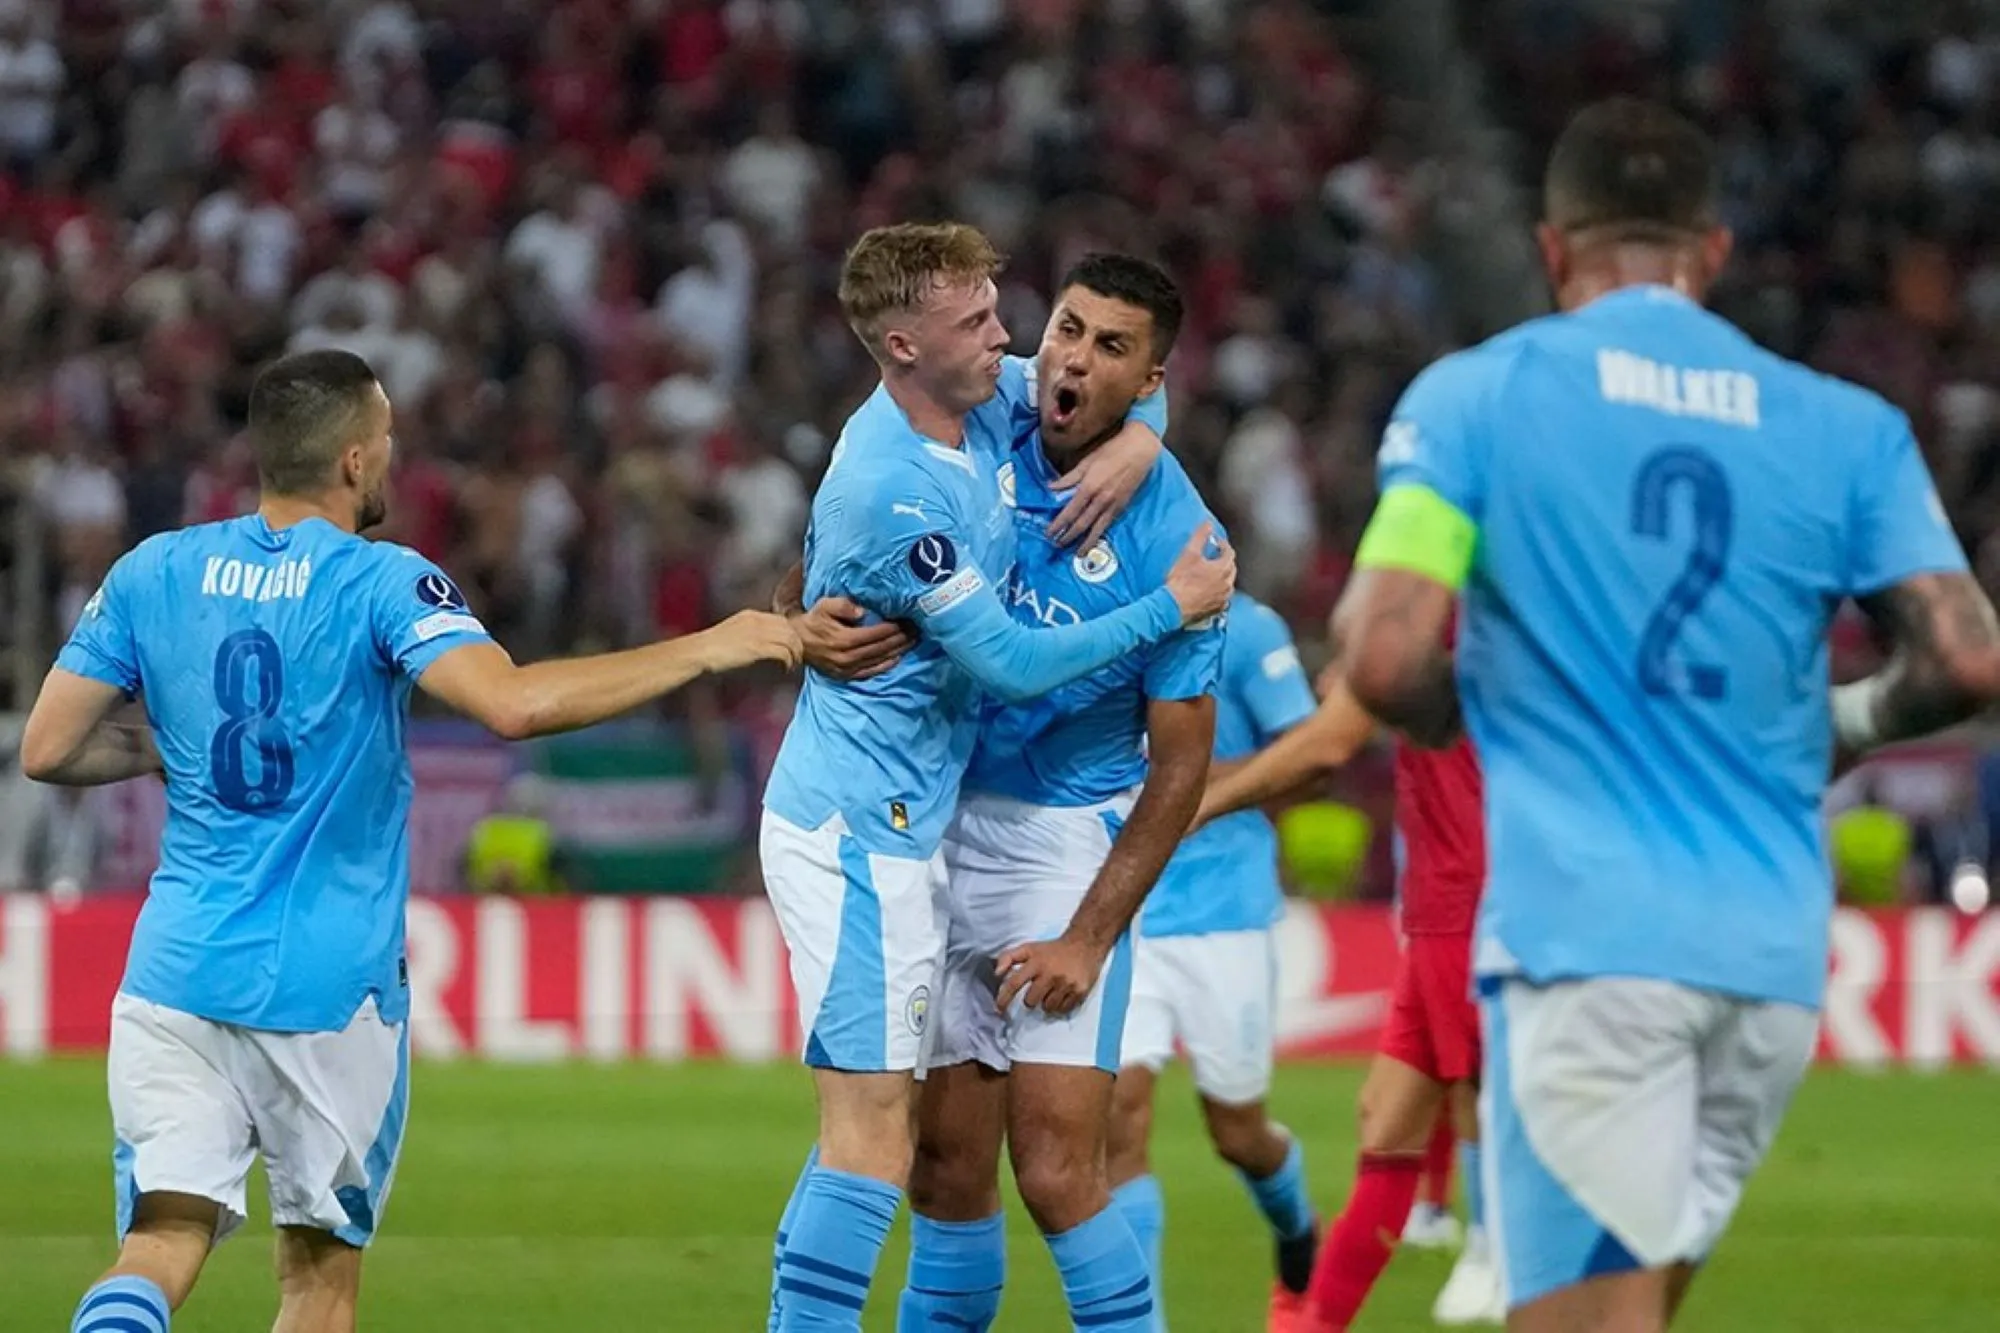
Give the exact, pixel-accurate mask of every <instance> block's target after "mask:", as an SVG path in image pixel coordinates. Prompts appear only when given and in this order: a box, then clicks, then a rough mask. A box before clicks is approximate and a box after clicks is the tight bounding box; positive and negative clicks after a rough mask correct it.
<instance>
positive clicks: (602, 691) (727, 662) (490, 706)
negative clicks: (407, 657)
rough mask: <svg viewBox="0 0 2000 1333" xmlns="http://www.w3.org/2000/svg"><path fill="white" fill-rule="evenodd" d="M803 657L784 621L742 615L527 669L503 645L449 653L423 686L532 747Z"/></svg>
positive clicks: (759, 614) (420, 680) (755, 613)
mask: <svg viewBox="0 0 2000 1333" xmlns="http://www.w3.org/2000/svg"><path fill="white" fill-rule="evenodd" d="M799 653H800V649H799V636H798V633H797V631H795V630H794V629H793V628H792V626H791V625H790V623H789V622H787V621H786V620H785V618H784V617H783V616H777V615H772V614H770V613H769V612H766V611H739V612H737V613H736V614H735V615H733V616H731V617H730V618H729V619H727V620H725V621H723V622H722V623H721V624H720V625H717V626H715V627H713V628H712V629H705V630H702V631H701V632H700V633H698V634H688V635H684V636H682V637H681V638H678V639H670V640H668V641H666V642H665V643H654V644H648V645H646V646H645V647H643V648H632V649H628V650H626V651H625V652H619V653H602V654H599V655H597V656H595V657H571V658H564V659H561V660H558V661H553V662H533V663H530V664H528V665H526V666H519V665H516V664H515V662H514V659H513V658H511V657H509V656H508V655H507V652H506V650H505V649H503V648H501V647H500V646H499V645H498V644H495V643H490V642H485V643H469V644H466V645H464V646H463V647H459V648H454V649H452V650H451V651H449V652H447V653H445V654H443V655H442V656H440V657H439V658H438V659H437V661H435V662H433V663H431V664H430V666H429V667H428V668H426V669H425V670H424V672H423V674H422V675H421V676H419V677H418V678H417V683H418V684H419V685H421V686H422V687H423V689H424V692H425V693H426V694H429V695H431V696H432V697H433V698H436V699H441V700H443V701H444V702H445V703H447V704H449V705H451V706H452V707H453V708H455V709H457V710H458V711H459V712H461V713H464V714H465V715H466V716H468V717H470V718H473V719H475V720H476V721H478V722H481V723H483V724H484V725H485V726H486V727H487V729H488V730H490V731H492V732H494V733H495V734H496V735H500V736H504V737H506V738H507V739H508V740H526V739H527V738H529V737H531V736H547V735H551V734H553V733H556V732H560V731H573V730H575V729H576V728H578V727H587V726H590V725H591V724H592V723H595V722H602V721H604V720H605V719H606V718H611V717H616V716H617V715H618V714H620V713H623V712H625V711H627V710H628V709H632V708H636V707H638V706H639V705H640V704H643V703H647V702H649V701H651V700H653V699H657V698H659V697H660V696H661V695H663V694H671V693H672V692H673V691H675V690H677V689H679V688H680V687H681V686H683V685H685V684H687V683H688V682H689V681H691V680H693V679H694V678H695V677H697V676H703V675H713V674H717V673H720V672H724V671H734V670H736V669H737V668H739V667H746V666H749V665H751V664H752V663H755V662H782V663H783V664H784V665H785V666H786V667H787V668H790V667H795V666H797V665H798V664H799Z"/></svg>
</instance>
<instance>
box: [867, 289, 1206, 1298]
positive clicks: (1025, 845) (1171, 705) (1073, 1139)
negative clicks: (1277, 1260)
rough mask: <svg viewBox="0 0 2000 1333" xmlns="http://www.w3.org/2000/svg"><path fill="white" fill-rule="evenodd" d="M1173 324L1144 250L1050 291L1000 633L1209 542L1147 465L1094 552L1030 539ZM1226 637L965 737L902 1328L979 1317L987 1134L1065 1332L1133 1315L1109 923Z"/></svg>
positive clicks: (995, 1167) (1186, 786)
mask: <svg viewBox="0 0 2000 1333" xmlns="http://www.w3.org/2000/svg"><path fill="white" fill-rule="evenodd" d="M1180 320H1181V299H1180V294H1179V292H1178V291H1177V290H1176V289H1175V287H1174V285H1173V283H1172V281H1171V280H1170V279H1169V278H1168V277H1167V275H1166V274H1165V273H1163V272H1162V271H1161V270H1160V269H1158V268H1157V267H1155V266H1154V265H1152V264H1149V263H1146V262H1145V261H1143V260H1139V259H1135V258H1132V257H1129V256H1123V255H1090V256H1086V257H1085V258H1084V259H1083V260H1081V261H1080V262H1079V263H1078V264H1077V265H1076V266H1075V267H1074V268H1072V269H1071V270H1070V271H1069V273H1068V274H1066V275H1065V277H1064V279H1063V282H1062V284H1061V286H1060V288H1059V289H1058V291H1057V295H1056V302H1055V311H1054V313H1053V314H1052V315H1051V316H1050V318H1049V323H1048V327H1047V329H1046V331H1045V332H1044V333H1043V336H1042V345H1041V350H1040V354H1039V357H1038V368H1039V384H1038V386H1037V396H1038V401H1039V408H1040V411H1039V417H1040V420H1039V439H1038V440H1035V441H1033V442H1032V443H1031V444H1030V445H1029V447H1027V448H1024V449H1022V450H1020V451H1019V452H1017V453H1016V455H1015V467H1014V470H1013V473H1012V478H1011V483H1010V484H1009V485H1008V486H1007V487H1006V488H1005V491H1004V496H1005V499H1006V501H1007V504H1008V506H1009V508H1010V509H1011V510H1012V516H1013V520H1014V526H1015V531H1016V534H1017V536H1018V539H1019V547H1018V554H1019V563H1018V565H1017V567H1016V570H1015V574H1014V579H1013V583H1012V586H1011V588H1010V591H1009V594H1008V600H1009V601H1010V603H1011V604H1012V607H1013V610H1014V614H1015V616H1016V618H1017V619H1019V620H1021V621H1023V622H1025V623H1028V624H1032V625H1048V626H1059V625H1070V624H1076V623H1084V624H1089V623H1094V622H1095V621H1096V620H1098V619H1101V618H1103V617H1105V616H1109V615H1116V614H1119V613H1120V611H1119V608H1123V607H1129V606H1133V605H1137V604H1138V603H1139V602H1140V601H1142V600H1143V599H1144V598H1146V597H1147V596H1149V595H1150V590H1151V589H1153V588H1156V587H1158V586H1159V584H1160V581H1161V580H1162V579H1163V578H1164V577H1165V576H1166V574H1167V571H1168V569H1169V568H1170V567H1171V566H1172V565H1173V563H1174V560H1175V556H1176V554H1177V552H1179V551H1180V549H1181V545H1182V543H1183V542H1184V541H1185V540H1186V538H1187V534H1188V533H1189V532H1190V531H1196V530H1200V529H1202V528H1204V527H1210V526H1212V523H1213V520H1212V519H1210V518H1209V516H1208V513H1207V510H1206V509H1205V507H1204V506H1203V505H1202V502H1201V497H1200V496H1199V495H1198V494H1196V492H1195V489H1194V486H1193V485H1192V483H1190V482H1189V480H1188V478H1187V475H1186V473H1184V472H1183V471H1182V470H1181V466H1180V464H1179V463H1178V462H1177V461H1176V460H1175V459H1174V458H1173V456H1172V455H1171V454H1162V455H1161V456H1160V458H1159V460H1158V461H1157V462H1156V463H1155V464H1154V466H1153V470H1152V472H1151V473H1150V475H1148V476H1147V478H1146V480H1145V482H1144V484H1143V485H1142V486H1141V487H1140V488H1139V490H1138V492H1137V494H1135V495H1134V496H1133V498H1132V502H1131V504H1130V506H1129V507H1128V508H1127V509H1126V510H1125V512H1124V513H1123V514H1121V515H1120V516H1119V517H1118V518H1117V519H1116V520H1115V521H1114V522H1113V523H1112V524H1111V526H1110V528H1109V529H1108V530H1107V531H1106V533H1105V534H1104V536H1103V538H1102V539H1101V540H1099V541H1097V542H1096V543H1095V544H1093V545H1090V546H1089V547H1087V548H1086V549H1084V550H1081V551H1075V552H1072V551H1068V550H1064V549H1062V548H1061V547H1059V546H1057V545H1056V544H1055V543H1054V542H1052V541H1051V540H1050V539H1049V538H1048V537H1047V536H1046V528H1047V525H1048V521H1049V519H1050V518H1051V517H1052V516H1053V515H1054V514H1055V513H1056V512H1057V510H1058V509H1060V508H1061V505H1062V503H1063V501H1062V497H1061V495H1060V493H1059V491H1058V489H1057V487H1056V484H1055V483H1056V481H1057V479H1058V478H1059V477H1061V476H1062V475H1063V473H1064V472H1065V471H1067V470H1068V469H1070V468H1073V467H1074V466H1075V465H1076V463H1077V461H1078V460H1079V459H1080V458H1081V457H1083V456H1084V455H1086V454H1088V453H1089V452H1090V451H1092V450H1093V449H1096V448H1097V447H1099V446H1100V445H1101V444H1102V443H1103V442H1104V441H1105V440H1106V439H1108V438H1109V437H1110V435H1111V433H1112V432H1113V431H1114V430H1115V429H1116V428H1117V426H1118V424H1119V422H1120V421H1122V420H1123V419H1124V417H1125V414H1126V412H1127V411H1128V410H1130V408H1131V406H1132V404H1133V402H1134V401H1136V400H1138V399H1140V398H1142V397H1144V396H1145V395H1147V394H1149V393H1151V392H1152V390H1153V389H1155V388H1156V387H1157V386H1158V384H1159V383H1160V380H1161V378H1162V376H1163V374H1164V367H1165V362H1166V358H1167V354H1168V352H1169V350H1170V349H1171V348H1172V346H1173V341H1174V337H1175V334H1176V333H1177V331H1178V329H1179V326H1180ZM1222 640H1223V629H1222V618H1221V617H1220V616H1215V617H1211V618H1210V619H1209V620H1207V621H1205V622H1203V623H1200V624H1196V625H1192V626H1190V627H1189V628H1188V629H1186V630H1184V631H1182V632H1181V633H1179V634H1177V635H1174V636H1173V637H1171V638H1169V639H1166V640H1165V641H1163V642H1161V643H1159V644H1157V645H1154V646H1151V647H1147V648H1143V649H1140V650H1138V651H1135V652H1132V653H1130V654H1128V655H1126V656H1124V657H1121V658H1120V659H1118V660H1117V661H1115V662H1113V663H1111V664H1110V665H1108V666H1106V667H1104V668H1102V669H1101V670H1098V671H1095V672H1093V673H1091V674H1090V675H1088V676H1085V677H1083V678H1082V679H1080V680H1078V681H1076V682H1074V683H1072V684H1070V685H1066V686H1064V687H1063V688H1061V689H1058V690H1054V691H1051V692H1050V693H1048V694H1047V695H1045V696H1043V697H1042V698H1040V699H1036V700H1033V701H1030V702H1026V703H1020V702H1016V703H1014V704H1012V705H1010V706H1008V707H1005V708H1001V709H998V710H997V711H994V712H992V713H991V714H989V716H988V717H987V718H986V720H985V721H984V722H983V724H982V726H981V729H980V736H979V742H978V746H977V748H976V749H975V751H974V753H973V758H972V763H971V766H970V767H969V768H968V769H967V771H966V777H965V784H964V789H963V793H962V795H961V798H960V801H959V805H958V810H957V813H956V814H955V816H954V817H953V820H952V823H951V827H950V830H949V832H948V833H947V835H946V839H945V861H946V865H947V866H948V868H949V872H950V874H949V880H948V884H947V887H946V892H945V907H946V915H947V918H948V924H947V927H946V940H945V967H944V973H943V981H942V986H941V988H940V991H939V994H938V996H937V1001H936V1004H935V1006H934V1007H933V1010H932V1013H931V1019H930V1021H931V1022H932V1023H933V1024H935V1025H936V1026H935V1031H934V1032H933V1034H932V1039H933V1040H934V1041H935V1043H936V1044H935V1048H934V1050H933V1051H932V1053H931V1058H930V1060H929V1062H928V1073H927V1075H926V1078H925V1083H924V1091H923V1097H922V1100H921V1104H920V1110H919V1134H918V1145H917V1157H916V1166H915V1169H914V1170H913V1172H912V1173H911V1180H910V1203H911V1207H912V1209H913V1210H914V1212H915V1214H916V1217H915V1220H914V1223H913V1227H912V1245H911V1255H910V1275H909V1282H908V1284H907V1285H906V1286H905V1287H904V1290H903V1299H902V1308H901V1320H900V1323H899V1327H900V1328H901V1329H902V1330H904V1333H921V1331H927V1330H931V1329H945V1328H951V1329H962V1330H984V1329H986V1328H989V1327H990V1326H991V1325H992V1322H993V1318H994V1315H995V1313H996V1311H997V1310H998V1307H999V1302H1000V1290H1001V1286H1002V1284H1003V1281H1004V1275H1005V1259H1006V1237H1005V1232H1004V1226H1003V1223H1002V1218H1001V1210H1000V1151H1001V1146H1002V1143H1003V1141H1004V1142H1005V1144H1006V1146H1007V1149H1008V1152H1009V1154H1010V1157H1011V1160H1012V1163H1013V1167H1014V1179H1015V1183H1016V1184H1017V1186H1018V1187H1019V1189H1020V1191H1021V1199H1022V1202H1023V1203H1025V1204H1026V1205H1027V1208H1028V1212H1029V1214H1030V1216H1032V1217H1033V1218H1034V1220H1035V1223H1036V1225H1037V1226H1038V1227H1039V1228H1040V1229H1041V1231H1042V1234H1043V1236H1044V1237H1045V1238H1046V1239H1047V1241H1048V1245H1049V1251H1050V1253H1051V1255H1052V1256H1053V1257H1054V1259H1055V1263H1056V1268H1057V1270H1058V1272H1059V1273H1060V1275H1061V1278H1062V1285H1063V1292H1064V1295H1065V1296H1066V1297H1067V1299H1068V1303H1069V1310H1070V1318H1071V1321H1072V1322H1073V1324H1074V1326H1075V1327H1076V1328H1078V1329H1085V1330H1090V1331H1091V1333H1146V1331H1147V1330H1149V1329H1150V1328H1151V1327H1152V1325H1153V1317H1154V1305H1153V1301H1154V1296H1153V1286H1152V1278H1151V1274H1150V1272H1149V1270H1148V1266H1147V1262H1146V1257H1145V1254H1144V1252H1143V1251H1142V1249H1141V1248H1140V1245H1139V1242H1138V1240H1137V1239H1136V1237H1135V1236H1134V1235H1133V1232H1132V1229H1131V1226H1130V1225H1129V1223H1128V1222H1127V1221H1126V1218H1125V1216H1124V1214H1123V1213H1122V1212H1120V1211H1119V1210H1118V1209H1116V1208H1114V1207H1113V1206H1112V1203H1111V1194H1110V1188H1109V1184H1108V1181H1107V1178H1106V1175H1105V1169H1104V1157H1103V1147H1104V1135H1105V1125H1106V1118H1107V1115H1108V1113H1109V1109H1110V1100H1111V1088H1112V1080H1113V1077H1114V1075H1115V1074H1116V1073H1117V1071H1118V1067H1119V1063H1120V1060H1119V1056H1120V1045H1121V1042H1122V1039H1123V1034H1124V1027H1125V1013H1126V1006H1127V1003H1128V1001H1129V998H1130V995H1131V987H1132V939H1131V933H1130V927H1131V924H1132V921H1133V918H1134V916H1135V914H1136V913H1137V912H1138V910H1139V907H1140V904H1141V903H1142V902H1143V901H1144V900H1145V897H1146V894H1147V892H1148V891H1149V890H1150V889H1151V888H1152V886H1153V882H1154V880H1155V879H1156V878H1158V876H1159V873H1160V870H1161V868H1162V867H1163V866H1164V865H1165V864H1166V862H1167V859H1168V858H1169V857H1170V856H1171V855H1172V854H1173V850H1174V847H1175V846H1176V844H1178V843H1179V842H1180V839H1181V835H1182V834H1183V833H1184V832H1185V831H1186V829H1187V825H1188V821H1189V819H1190V818H1192V817H1193V815H1194V812H1195V807H1196V806H1197V804H1198V803H1199V802H1200V800H1201V793H1202V785H1203V782H1204V780H1205V778H1206V776H1207V772H1208V761H1209V751H1210V746H1211V743H1212V740H1213V737H1214V728H1215V698H1214V693H1215V682H1216V674H1217V670H1218V666H1219V663H1220V660H1221V655H1222ZM1142 782H1143V783H1144V786H1143V788H1141V783H1142Z"/></svg>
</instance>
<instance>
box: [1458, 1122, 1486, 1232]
mask: <svg viewBox="0 0 2000 1333" xmlns="http://www.w3.org/2000/svg"><path fill="white" fill-rule="evenodd" d="M1458 1178H1459V1179H1460V1180H1462V1181H1464V1182H1465V1220H1466V1224H1467V1225H1468V1226H1475V1227H1478V1228H1480V1229H1481V1230H1482V1231H1483V1230H1485V1228H1486V1178H1485V1177H1484V1176H1483V1175H1481V1174H1480V1162H1479V1140H1478V1139H1460V1140H1459V1141H1458Z"/></svg>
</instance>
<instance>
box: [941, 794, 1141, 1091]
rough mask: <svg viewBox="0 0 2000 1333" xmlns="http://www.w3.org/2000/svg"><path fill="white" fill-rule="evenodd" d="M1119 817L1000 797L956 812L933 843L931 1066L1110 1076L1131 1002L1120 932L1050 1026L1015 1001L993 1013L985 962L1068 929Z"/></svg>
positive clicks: (1126, 947)
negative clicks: (941, 958) (1083, 991)
mask: <svg viewBox="0 0 2000 1333" xmlns="http://www.w3.org/2000/svg"><path fill="white" fill-rule="evenodd" d="M1131 809H1132V802H1131V799H1130V798H1129V797H1121V798H1119V799H1118V800H1116V801H1110V802H1106V803H1104V804H1102V805H1092V806H1077V807H1050V806H1039V805H1028V804H1026V803H1025V802H1022V801H1015V800H1009V799H1008V798H1006V797H1003V796H971V797H967V798H966V799H965V800H963V801H961V802H960V803H959V807H958V813H957V815H956V817H955V818H953V820H952V823H951V828H950V830H949V831H948V832H947V833H946V834H945V842H944V856H945V865H946V868H947V870H948V871H949V883H948V886H947V888H946V890H945V903H946V915H947V917H948V921H949V924H948V925H947V927H946V938H945V962H944V977H943V984H942V986H941V987H940V992H939V999H938V1020H937V1021H938V1031H937V1036H936V1038H935V1041H936V1046H935V1049H934V1050H933V1051H932V1053H931V1056H930V1059H929V1061H928V1063H929V1064H930V1066H931V1067H933V1068H944V1067H947V1066H950V1065H956V1064H964V1063H965V1062H966V1061H968V1060H977V1061H978V1062H979V1063H980V1064H983V1065H985V1066H987V1067H988V1068H989V1069H998V1070H1002V1071H1005V1070H1008V1069H1010V1068H1012V1067H1013V1066H1014V1065H1016V1064H1037V1065H1074V1066H1079V1067H1085V1068H1088V1067H1091V1066H1095V1067H1096V1068H1098V1069H1102V1070H1106V1071H1108V1072H1111V1073H1116V1072H1117V1070H1118V1066H1119V1048H1120V1041H1121V1038H1122V1037H1123V1035H1124V1030H1125V1011H1126V1007H1127V1005H1128V1004H1129V1002H1130V999H1131V994H1132V937H1131V935H1130V934H1129V933H1127V934H1125V935H1122V936H1120V937H1119V940H1118V943H1117V944H1116V945H1114V946H1113V947H1112V950H1111V956H1110V957H1109V958H1107V959H1106V960H1105V964H1104V969H1103V971H1102V972H1100V973H1099V974H1098V979H1097V984H1096V985H1095V986H1094V987H1092V988H1091V992H1090V995H1089V996H1088V997H1087V998H1086V999H1085V1000H1084V1002H1083V1003H1082V1004H1080V1005H1078V1006H1077V1007H1076V1008H1075V1009H1072V1010H1071V1011H1070V1012H1069V1013H1067V1014H1065V1015H1063V1016H1062V1017H1061V1018H1050V1017H1049V1016H1048V1015H1047V1014H1045V1013H1043V1012H1042V1011H1041V1010H1040V1009H1030V1008H1028V1007H1027V1005H1026V1004H1025V1003H1024V1002H1023V1001H1022V1000H1021V999H1018V998H1017V999H1016V1000H1015V1001H1014V1004H1013V1006H1012V1007H1011V1008H1010V1009H1009V1010H1008V1011H1007V1012H1006V1013H1005V1014H1002V1013H1000V1011H999V1010H998V1009H997V1008H996V1007H995V1004H994V998H995V996H997V995H998V993H999V987H1000V981H999V977H998V976H997V975H996V974H995V972H994V968H993V964H994V961H995V960H996V959H997V958H999V956H1000V955H1001V954H1003V953H1005V952H1006V951H1007V950H1009V949H1011V948H1013V947H1014V946H1015V945H1017V944H1026V943H1029V942H1030V941H1033V940H1052V939H1054V938H1056V937H1057V936H1058V935H1061V934H1062V933H1063V931H1064V930H1066V929H1068V927H1069V922H1070V918H1071V917H1072V916H1074V915H1075V914H1076V909H1077V906H1078V905H1079V904H1080V903H1082V902H1083V896H1084V894H1085V893H1087V892H1088V891H1089V889H1090V885H1091V881H1093V880H1094V879H1096V878H1097V872H1098V870H1099V869H1101V868H1102V867H1103V865H1104V858H1105V857H1106V856H1107V855H1109V854H1110V851H1111V842H1112V839H1113V838H1115V837H1117V836H1118V830H1119V829H1120V828H1121V827H1123V826H1124V820H1125V816H1126V815H1127V814H1129V813H1130V812H1131Z"/></svg>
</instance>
